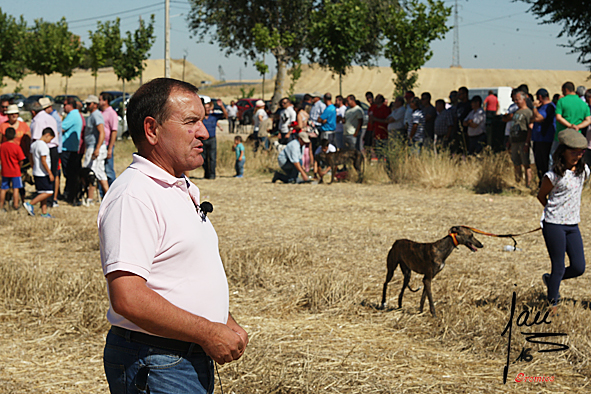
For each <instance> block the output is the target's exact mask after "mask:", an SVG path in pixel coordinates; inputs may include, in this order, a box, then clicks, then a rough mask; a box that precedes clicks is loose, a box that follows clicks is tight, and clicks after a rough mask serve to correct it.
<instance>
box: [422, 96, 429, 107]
mask: <svg viewBox="0 0 591 394" xmlns="http://www.w3.org/2000/svg"><path fill="white" fill-rule="evenodd" d="M421 104H423V107H426V106H428V105H429V98H428V97H427V96H421Z"/></svg>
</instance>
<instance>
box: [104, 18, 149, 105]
mask: <svg viewBox="0 0 591 394" xmlns="http://www.w3.org/2000/svg"><path fill="white" fill-rule="evenodd" d="M116 31H117V32H118V31H119V19H117V29H116ZM125 34H126V36H125V38H123V39H122V40H120V41H119V40H118V39H117V36H116V34H115V30H111V31H110V32H109V33H108V34H107V43H108V47H109V48H111V50H112V51H113V52H112V57H113V70H114V71H115V75H117V78H118V79H120V80H121V81H122V82H123V88H122V89H121V90H122V91H123V96H124V97H125V82H130V81H132V80H134V79H136V78H137V77H139V76H141V75H142V72H143V71H144V69H145V68H146V60H147V59H148V57H149V52H150V49H151V48H152V45H154V41H155V40H156V36H154V15H152V16H151V18H150V23H148V24H146V22H145V21H144V20H143V19H140V23H139V27H138V28H137V30H136V31H135V32H134V33H133V34H132V33H131V32H129V31H128V32H126V33H125ZM121 44H122V45H124V46H125V51H122V50H119V51H115V49H116V48H117V47H119V48H121ZM123 106H124V107H123V110H124V111H125V100H123Z"/></svg>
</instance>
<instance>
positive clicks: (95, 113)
mask: <svg viewBox="0 0 591 394" xmlns="http://www.w3.org/2000/svg"><path fill="white" fill-rule="evenodd" d="M84 102H85V103H86V106H87V108H88V111H90V116H89V117H88V119H87V120H86V128H85V129H84V145H85V146H86V152H85V153H84V160H83V162H82V167H85V168H90V169H91V170H92V171H93V172H94V175H95V176H96V179H97V180H98V182H99V184H100V185H101V187H102V188H103V190H104V191H105V193H106V192H107V191H108V190H109V182H107V174H106V172H105V160H106V159H107V145H106V144H105V120H104V118H103V114H102V113H101V111H99V109H98V106H99V98H98V97H96V96H95V95H93V94H91V95H89V96H88V98H87V99H86V100H84ZM95 190H96V186H94V185H90V186H89V187H88V203H89V204H92V203H93V201H94V200H93V199H94V192H95Z"/></svg>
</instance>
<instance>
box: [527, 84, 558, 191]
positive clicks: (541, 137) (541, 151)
mask: <svg viewBox="0 0 591 394" xmlns="http://www.w3.org/2000/svg"><path fill="white" fill-rule="evenodd" d="M536 99H537V101H538V103H539V106H538V107H534V117H533V118H532V121H533V122H534V127H533V128H532V134H531V140H532V142H533V148H534V160H535V162H536V169H537V171H538V179H539V183H538V187H539V186H541V185H542V179H544V174H545V173H546V172H548V170H549V169H550V168H549V167H550V151H551V150H552V142H553V141H554V134H555V133H556V105H555V104H554V103H553V102H552V100H550V94H549V93H548V91H547V90H546V89H539V90H538V91H537V92H536Z"/></svg>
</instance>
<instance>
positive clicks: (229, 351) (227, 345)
mask: <svg viewBox="0 0 591 394" xmlns="http://www.w3.org/2000/svg"><path fill="white" fill-rule="evenodd" d="M211 324H212V331H211V332H210V334H209V338H208V341H207V342H206V343H204V344H203V345H202V346H201V347H203V350H204V351H205V353H206V354H207V355H208V356H209V357H211V358H212V359H213V360H214V361H215V362H216V363H218V364H220V365H223V364H225V363H229V362H231V361H234V360H238V359H239V358H240V356H242V354H243V353H244V350H245V349H246V344H247V343H248V334H246V331H244V330H243V329H242V327H239V326H238V327H239V329H240V330H239V331H241V332H238V330H236V328H235V327H234V329H232V328H230V327H229V326H227V325H225V324H222V323H211Z"/></svg>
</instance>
